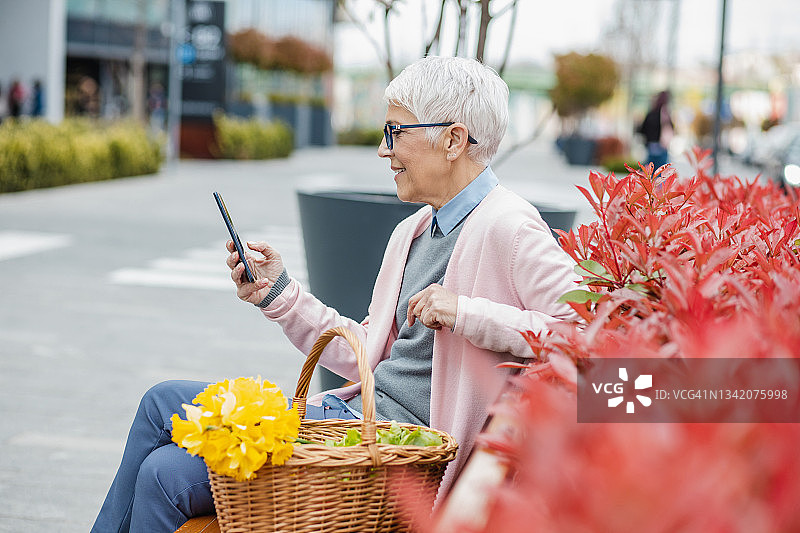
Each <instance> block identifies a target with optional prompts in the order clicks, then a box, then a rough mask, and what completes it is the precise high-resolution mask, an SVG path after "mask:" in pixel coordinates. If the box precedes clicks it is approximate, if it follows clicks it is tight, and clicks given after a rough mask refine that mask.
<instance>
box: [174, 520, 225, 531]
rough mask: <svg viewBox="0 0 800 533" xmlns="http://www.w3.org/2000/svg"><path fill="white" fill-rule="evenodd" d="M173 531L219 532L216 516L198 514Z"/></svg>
mask: <svg viewBox="0 0 800 533" xmlns="http://www.w3.org/2000/svg"><path fill="white" fill-rule="evenodd" d="M175 533H220V531H219V523H217V517H216V516H198V517H197V518H192V519H191V520H189V521H188V522H186V523H185V524H183V525H182V526H181V527H180V528H179V529H178V530H177V531H176V532H175Z"/></svg>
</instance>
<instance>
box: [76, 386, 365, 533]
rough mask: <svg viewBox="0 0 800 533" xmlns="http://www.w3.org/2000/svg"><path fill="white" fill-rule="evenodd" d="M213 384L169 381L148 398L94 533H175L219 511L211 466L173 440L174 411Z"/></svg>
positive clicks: (331, 411)
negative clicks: (186, 523)
mask: <svg viewBox="0 0 800 533" xmlns="http://www.w3.org/2000/svg"><path fill="white" fill-rule="evenodd" d="M207 386H208V383H204V382H200V381H165V382H163V383H159V384H158V385H156V386H154V387H153V388H151V389H150V390H149V391H147V392H146V393H145V395H144V396H143V397H142V400H141V402H140V404H139V409H138V411H137V412H136V416H135V417H134V419H133V424H132V425H131V430H130V433H129V434H128V441H127V443H126V444H125V451H124V452H123V454H122V462H121V464H120V466H119V469H118V470H117V474H116V476H115V477H114V481H113V482H112V484H111V488H110V489H109V491H108V495H107V496H106V499H105V501H104V502H103V506H102V508H101V509H100V513H99V514H98V516H97V519H96V520H95V523H94V526H93V527H92V530H91V531H92V533H125V532H129V531H130V532H134V533H161V532H164V533H172V532H174V531H175V530H176V529H178V528H179V527H180V526H181V525H183V523H184V522H186V521H187V520H188V519H189V518H192V517H195V516H202V515H208V514H213V513H214V500H213V498H212V496H211V487H210V485H209V481H208V471H207V470H206V465H205V462H203V459H202V458H200V457H194V456H191V455H189V454H188V453H187V452H186V450H184V449H183V448H180V447H179V446H178V445H177V444H175V443H173V442H172V435H171V433H172V423H171V422H170V418H171V417H172V415H173V414H174V413H178V414H180V415H181V416H182V417H184V416H185V415H184V411H183V408H182V407H181V404H184V403H192V400H193V399H194V397H195V396H197V394H198V393H200V392H202V391H203V389H205V388H206V387H207ZM306 418H309V419H315V420H319V419H325V418H345V419H352V418H355V417H354V415H353V414H352V413H350V412H348V411H346V410H342V409H337V408H335V407H328V406H326V407H315V406H308V408H307V410H306Z"/></svg>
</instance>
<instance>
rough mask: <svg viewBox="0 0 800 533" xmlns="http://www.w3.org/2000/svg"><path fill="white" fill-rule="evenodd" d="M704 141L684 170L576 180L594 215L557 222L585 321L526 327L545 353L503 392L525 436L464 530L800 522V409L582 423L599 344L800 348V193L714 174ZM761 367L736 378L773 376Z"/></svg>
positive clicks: (774, 351) (739, 528)
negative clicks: (736, 417) (537, 330)
mask: <svg viewBox="0 0 800 533" xmlns="http://www.w3.org/2000/svg"><path fill="white" fill-rule="evenodd" d="M707 156H708V153H707V152H703V151H700V150H695V151H694V152H693V153H692V154H691V158H692V160H693V162H694V164H695V169H696V175H695V176H693V177H691V178H688V179H679V178H678V176H677V175H676V173H675V171H674V170H673V169H672V168H671V167H670V166H665V167H662V168H660V169H657V170H655V169H653V168H652V165H649V166H642V167H640V168H639V169H631V168H629V170H630V173H629V174H628V175H627V176H625V177H621V178H618V177H616V176H615V175H614V174H609V175H601V174H598V173H592V174H591V175H590V176H589V188H588V189H587V188H583V187H580V188H579V189H580V190H581V192H582V193H583V195H584V196H585V197H586V199H587V200H588V201H589V203H590V204H591V205H592V208H593V209H594V211H595V214H596V215H597V220H595V221H594V222H592V223H591V224H588V225H583V226H581V227H579V228H578V229H577V230H575V231H571V232H570V233H564V232H559V234H560V243H561V245H562V247H563V248H564V249H565V250H566V251H567V252H568V253H569V254H570V256H571V257H572V258H573V259H574V260H575V261H576V263H577V265H576V271H577V272H579V273H580V274H581V275H582V276H583V281H582V282H581V285H582V286H583V287H582V288H578V289H576V290H575V291H572V292H571V293H568V294H567V295H565V297H564V299H565V301H569V302H570V305H572V306H573V308H575V309H576V310H577V311H578V312H579V313H580V315H581V316H582V317H583V322H581V323H575V324H559V325H558V326H557V327H556V328H555V329H554V330H553V331H552V332H550V333H548V334H533V333H531V332H527V333H525V336H526V339H527V340H528V342H529V344H530V345H531V348H532V349H533V351H534V353H535V355H536V361H535V362H534V363H532V364H531V365H530V366H529V367H528V368H527V372H525V373H523V375H522V376H520V377H519V379H518V384H519V390H518V391H517V392H516V393H515V394H513V395H512V396H511V397H512V398H513V401H510V402H509V401H507V402H504V403H501V404H500V405H498V406H497V407H496V410H497V412H499V413H502V414H504V417H505V419H507V420H515V421H517V422H516V423H517V425H518V427H519V429H520V431H521V434H522V435H523V437H522V438H517V439H514V440H513V441H511V442H507V443H506V444H507V446H506V452H505V461H507V462H508V463H509V464H511V465H513V468H512V471H513V472H514V476H512V477H508V478H507V479H506V481H504V482H502V483H500V484H499V485H498V486H495V487H494V488H488V489H486V490H490V491H491V495H490V497H489V498H488V499H487V502H488V503H487V504H486V508H485V510H484V513H483V515H482V516H483V520H479V521H473V523H472V524H471V525H464V524H461V525H460V526H459V527H460V529H461V530H467V529H468V530H471V531H486V532H489V531H511V532H515V531H519V532H522V531H542V532H548V533H549V532H560V531H564V532H606V531H613V532H637V533H641V532H708V531H712V532H719V531H724V532H745V531H761V532H772V531H781V532H783V531H786V532H789V531H800V506H798V504H797V502H798V501H800V482H799V481H798V480H800V455H798V454H797V452H796V449H797V446H798V443H800V424H756V423H739V424H722V423H719V424H711V423H706V424H687V423H671V424H666V423H664V424H640V423H627V424H625V423H616V424H614V423H607V424H600V423H595V424H589V423H578V422H577V412H576V409H577V407H576V397H575V389H576V383H580V380H581V379H582V375H583V369H584V368H585V367H586V365H587V363H588V362H589V361H591V359H592V358H610V357H654V358H678V357H686V358H688V357H692V358H793V357H797V356H798V354H800V258H799V255H798V253H799V252H798V246H799V245H800V239H798V220H799V219H800V205H798V204H797V203H796V202H794V201H792V200H791V199H790V198H789V197H788V196H786V195H784V194H783V193H782V192H781V191H780V190H779V189H778V188H777V187H775V186H774V185H772V184H760V183H757V182H755V181H753V182H748V181H744V180H741V179H739V178H737V177H735V176H731V177H720V176H710V175H709V174H708V167H709V162H708V160H707ZM557 231H558V230H557ZM566 363H570V364H571V365H574V368H575V369H576V370H577V371H574V370H573V371H569V370H566V371H565V370H564V369H565V365H566V367H569V364H566ZM795 368H796V367H795ZM540 369H544V372H545V374H546V375H547V377H548V379H544V380H543V379H541V378H542V372H541V371H539V370H540ZM559 369H560V370H559ZM758 378H759V380H760V381H758V383H756V382H755V381H753V382H752V383H748V380H751V379H753V380H754V379H755V377H753V376H746V375H745V376H743V377H742V380H743V381H742V383H740V385H741V386H743V387H748V385H754V386H755V385H757V388H765V387H767V386H769V383H765V381H764V380H765V376H758ZM766 379H770V378H769V377H767V378H766ZM775 379H778V378H777V377H775ZM781 379H784V380H788V381H790V382H791V383H793V384H794V385H798V384H800V376H797V375H789V376H786V375H783V376H782V377H781ZM790 393H791V394H793V395H795V398H794V401H795V402H796V401H797V398H796V395H797V394H798V390H797V388H795V389H794V390H793V391H790ZM739 408H741V409H751V407H750V406H749V405H747V404H746V403H742V404H741V407H737V409H739ZM509 450H510V451H509ZM467 467H469V464H468V465H467ZM453 493H455V491H454V492H453ZM438 527H439V529H437V531H445V530H447V528H448V524H447V523H444V524H442V523H440V524H439V526H438Z"/></svg>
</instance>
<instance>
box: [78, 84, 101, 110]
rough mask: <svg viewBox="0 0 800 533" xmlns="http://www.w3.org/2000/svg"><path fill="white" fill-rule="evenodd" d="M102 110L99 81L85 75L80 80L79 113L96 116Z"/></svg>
mask: <svg viewBox="0 0 800 533" xmlns="http://www.w3.org/2000/svg"><path fill="white" fill-rule="evenodd" d="M99 112H100V91H99V88H98V86H97V82H96V81H94V79H93V78H90V77H89V76H84V77H82V78H81V79H80V81H79V82H78V114H79V115H89V116H91V117H96V116H97V115H98V113H99Z"/></svg>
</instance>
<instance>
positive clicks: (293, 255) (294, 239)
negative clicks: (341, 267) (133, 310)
mask: <svg viewBox="0 0 800 533" xmlns="http://www.w3.org/2000/svg"><path fill="white" fill-rule="evenodd" d="M248 235H259V236H260V237H259V239H262V238H263V240H265V241H267V242H268V243H269V244H270V246H272V247H274V248H275V249H276V250H278V252H279V253H280V254H281V258H282V259H283V264H284V265H285V266H286V270H287V271H288V272H289V274H290V275H291V276H292V277H294V278H295V279H297V280H298V281H299V282H300V283H302V284H303V285H307V279H308V274H307V271H306V261H305V249H304V248H303V239H302V235H301V232H300V228H298V227H296V226H267V227H265V228H262V229H261V230H260V231H251V232H248ZM109 281H110V282H111V283H114V284H119V285H138V286H148V287H170V288H187V289H205V290H226V291H230V290H231V289H232V288H233V282H232V281H231V278H230V269H228V267H227V265H226V264H225V243H224V241H216V242H214V243H213V244H210V245H209V246H205V247H202V248H189V249H187V250H185V251H183V252H182V253H181V254H180V255H179V256H175V257H159V258H156V259H153V260H152V261H149V262H148V263H147V266H146V267H144V268H122V269H119V270H115V271H113V272H111V273H110V274H109Z"/></svg>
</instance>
